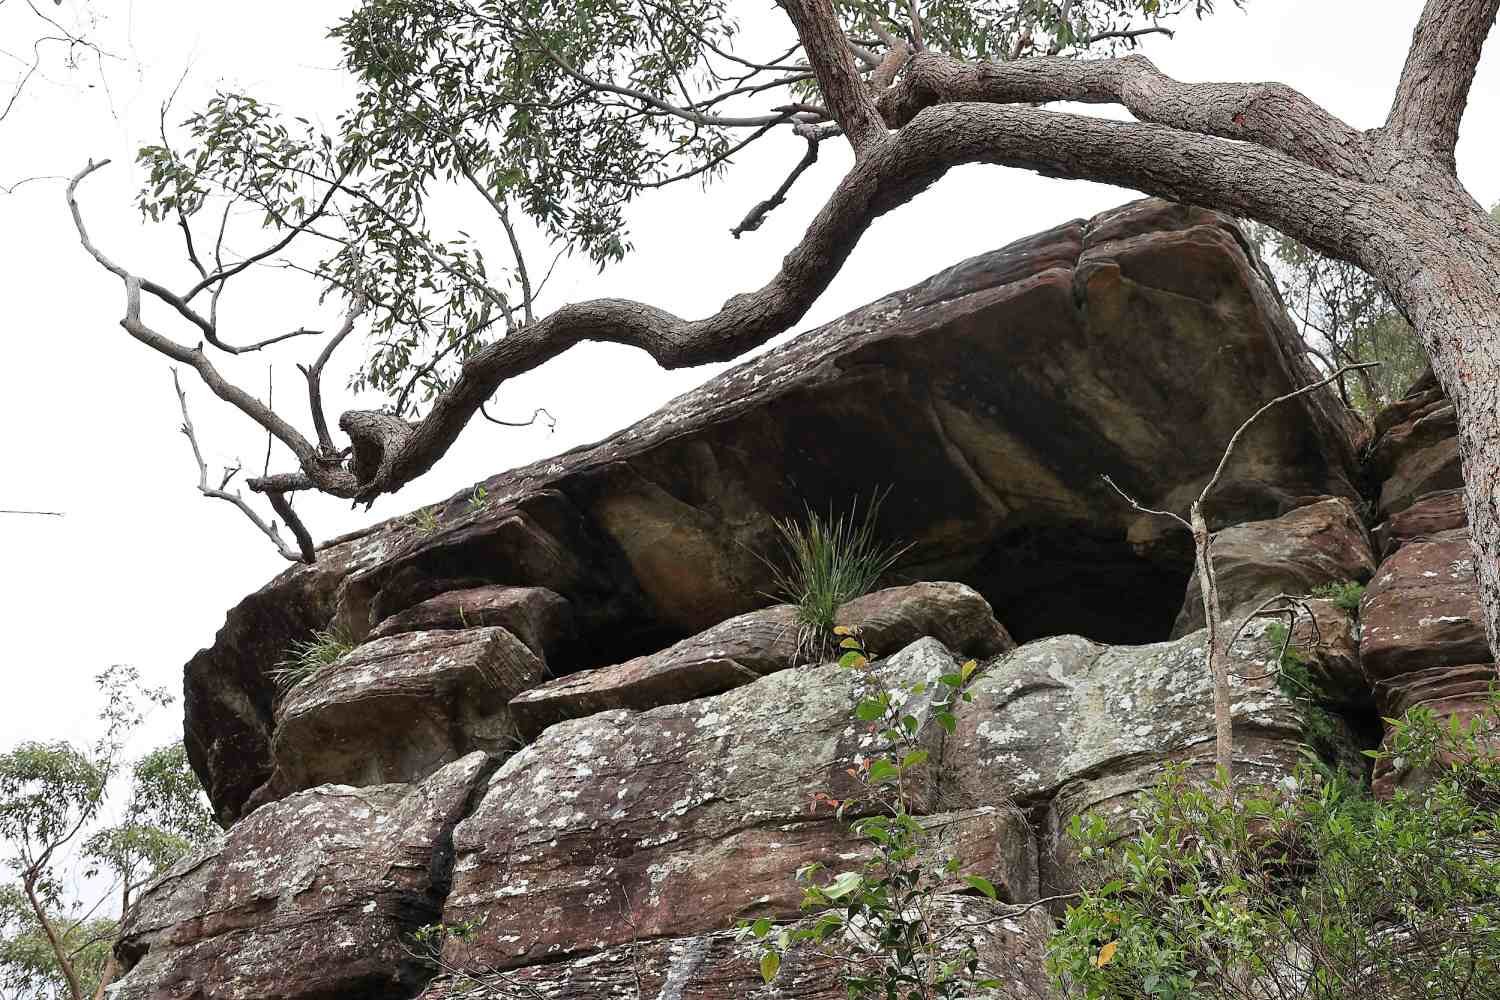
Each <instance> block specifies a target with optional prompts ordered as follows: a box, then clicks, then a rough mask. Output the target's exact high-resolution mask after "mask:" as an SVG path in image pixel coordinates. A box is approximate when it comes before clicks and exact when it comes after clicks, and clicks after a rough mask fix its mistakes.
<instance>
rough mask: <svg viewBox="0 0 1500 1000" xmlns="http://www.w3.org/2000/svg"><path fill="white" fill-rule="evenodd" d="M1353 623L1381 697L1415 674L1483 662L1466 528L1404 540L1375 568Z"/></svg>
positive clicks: (1480, 615)
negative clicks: (1361, 626) (1358, 623)
mask: <svg viewBox="0 0 1500 1000" xmlns="http://www.w3.org/2000/svg"><path fill="white" fill-rule="evenodd" d="M1360 618H1361V620H1362V621H1363V623H1364V630H1363V634H1362V636H1361V638H1360V644H1359V645H1360V659H1361V660H1362V662H1363V663H1364V668H1365V672H1366V673H1367V674H1368V675H1369V676H1370V679H1371V680H1372V681H1373V682H1375V683H1376V684H1377V686H1378V687H1377V690H1381V691H1384V692H1386V693H1387V695H1388V698H1389V697H1394V695H1393V692H1395V691H1397V690H1399V689H1400V688H1401V687H1402V686H1403V684H1404V679H1405V678H1406V677H1407V676H1408V675H1411V674H1414V673H1416V672H1417V671H1422V670H1429V669H1432V668H1435V667H1453V666H1461V665H1464V664H1470V663H1484V662H1488V661H1490V660H1491V659H1492V658H1491V656H1490V648H1489V641H1488V640H1487V639H1486V637H1485V632H1484V610H1483V608H1482V607H1481V606H1480V604H1479V583H1478V580H1477V579H1476V578H1475V576H1474V556H1473V550H1472V549H1471V548H1470V545H1469V532H1468V529H1467V528H1458V529H1453V530H1449V531H1443V532H1439V533H1437V534H1435V535H1432V536H1429V537H1426V538H1421V539H1415V540H1412V541H1409V542H1407V543H1406V544H1405V545H1403V546H1402V547H1401V548H1400V549H1399V550H1397V552H1396V554H1395V555H1393V556H1391V557H1390V558H1389V559H1387V560H1385V562H1383V563H1381V564H1380V569H1379V571H1378V572H1377V573H1376V574H1375V577H1374V579H1373V580H1372V581H1371V582H1370V586H1369V588H1368V589H1367V590H1366V591H1365V596H1364V600H1363V601H1362V602H1361V603H1360Z"/></svg>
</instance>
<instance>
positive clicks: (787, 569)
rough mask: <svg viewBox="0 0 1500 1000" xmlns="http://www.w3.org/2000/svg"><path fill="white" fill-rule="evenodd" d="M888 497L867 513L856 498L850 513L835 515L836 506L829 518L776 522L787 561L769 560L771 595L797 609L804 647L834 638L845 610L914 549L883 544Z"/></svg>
mask: <svg viewBox="0 0 1500 1000" xmlns="http://www.w3.org/2000/svg"><path fill="white" fill-rule="evenodd" d="M884 499H885V496H884V495H883V494H882V495H877V496H875V497H874V498H873V499H871V501H870V503H869V504H868V505H867V506H866V507H865V509H864V511H863V512H861V511H860V509H859V500H858V499H856V500H855V501H854V505H853V507H852V508H851V509H850V511H849V513H848V514H847V515H846V514H839V515H835V514H834V513H833V510H832V508H831V507H830V508H829V511H828V516H827V517H824V516H823V515H821V514H819V513H817V512H815V511H813V510H812V509H811V508H806V509H805V516H804V517H803V518H802V519H801V520H797V519H795V518H790V517H789V518H786V519H785V520H778V521H776V522H775V525H776V532H777V534H778V535H779V536H780V542H781V547H782V550H783V551H782V556H783V561H782V562H781V563H777V562H774V561H772V560H770V559H766V560H764V561H765V563H766V565H767V566H769V567H770V568H771V572H772V575H773V577H772V579H773V587H772V591H771V593H770V594H769V595H768V596H772V597H777V598H781V599H783V600H785V601H787V602H788V603H790V604H795V605H796V606H797V621H798V624H799V625H800V626H801V632H802V643H803V645H804V646H807V645H811V644H812V643H814V642H816V641H817V639H818V638H819V637H821V636H826V635H828V634H829V632H830V630H831V629H832V628H833V626H834V624H835V622H834V618H835V616H836V615H837V614H838V610H839V607H840V606H842V605H843V604H845V603H846V602H848V601H852V600H854V599H855V598H856V597H861V596H863V595H864V594H868V593H869V592H870V591H871V590H872V589H874V587H875V584H876V582H877V581H879V579H880V578H881V576H883V575H884V574H885V573H886V571H888V570H889V569H890V568H891V567H892V566H893V565H895V563H896V560H897V559H900V558H901V556H902V555H903V554H905V552H906V551H907V550H908V549H910V548H911V546H910V545H898V544H894V543H889V542H882V541H881V540H880V539H879V537H878V536H877V535H876V533H875V522H876V520H877V518H878V517H879V515H880V505H881V503H882V502H883V501H884ZM810 640H811V641H810Z"/></svg>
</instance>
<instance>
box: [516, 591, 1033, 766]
mask: <svg viewBox="0 0 1500 1000" xmlns="http://www.w3.org/2000/svg"><path fill="white" fill-rule="evenodd" d="M838 622H839V623H840V624H843V625H849V626H857V627H859V629H860V636H861V639H862V640H863V642H864V643H865V648H866V649H868V650H869V651H870V652H871V653H873V654H875V655H884V654H887V653H892V652H896V651H897V650H900V649H902V648H904V647H906V646H908V645H910V644H911V643H913V642H916V641H917V640H918V639H921V638H923V637H931V638H934V639H936V640H937V641H939V642H941V643H942V644H943V645H945V646H946V647H947V648H948V649H950V650H952V651H954V652H956V653H958V654H960V655H963V656H975V657H987V656H993V655H995V654H996V653H1002V652H1004V651H1006V650H1008V649H1011V648H1013V647H1014V646H1015V643H1014V642H1013V641H1012V640H1011V638H1010V635H1009V634H1008V633H1007V632H1006V631H1005V628H1004V627H1003V626H1002V625H1000V623H999V622H997V621H995V615H994V612H993V611H991V610H990V606H989V604H988V603H987V602H986V601H985V599H984V598H983V597H980V596H979V595H978V594H977V593H975V592H974V591H973V590H970V589H969V588H968V587H965V586H964V585H963V584H959V583H915V584H910V585H908V586H904V587H888V588H886V589H885V590H880V591H876V592H875V593H873V594H866V595H865V596H864V597H860V598H856V599H855V600H853V601H850V602H849V603H847V604H845V605H844V606H843V607H842V608H840V609H839V613H838ZM809 641H816V637H814V636H812V635H811V634H810V633H808V634H804V629H803V627H802V626H801V625H800V624H799V623H798V620H797V612H796V609H795V608H794V607H792V606H791V605H787V604H779V605H776V606H775V607H770V608H764V609H762V610H760V611H751V612H749V613H748V614H743V615H737V616H736V617H734V618H731V619H729V620H728V621H726V622H722V623H720V624H718V625H715V626H714V627H713V628H711V629H708V630H707V631H706V632H701V633H699V634H698V635H695V636H693V637H691V638H688V639H684V640H683V641H681V642H679V643H677V644H676V645H673V646H671V647H669V648H667V649H664V650H662V651H661V652H660V653H652V654H650V655H648V656H639V657H636V658H635V659H633V660H628V661H626V662H625V663H620V664H616V665H614V666H609V667H601V668H599V669H597V670H585V671H581V672H579V673H576V674H569V675H568V676H566V677H560V678H558V679H556V680H554V681H550V682H548V683H546V684H542V685H540V686H538V687H535V688H532V689H531V690H529V691H526V692H524V693H522V694H520V695H519V696H517V697H516V698H515V699H514V700H513V701H512V702H511V704H510V709H511V712H512V713H513V714H514V715H515V717H516V719H517V721H518V723H519V724H520V726H521V730H522V732H523V734H524V735H525V736H526V738H528V739H531V738H534V737H535V736H536V735H537V734H538V733H540V732H541V731H542V730H543V729H545V728H546V727H547V726H550V725H552V724H553V723H555V722H561V721H562V720H563V719H577V718H582V717H584V716H587V715H593V714H594V713H596V712H603V711H608V710H609V709H614V708H630V709H636V710H641V709H648V708H657V707H659V706H662V705H672V704H677V703H680V702H685V701H692V700H693V699H695V698H702V697H706V696H708V695H712V694H719V693H720V692H723V691H728V690H729V689H731V688H735V687H739V686H741V685H744V684H748V683H750V682H751V681H753V680H755V679H756V678H758V677H761V676H764V675H765V674H770V673H774V672H776V671H778V670H785V669H787V668H789V667H794V666H796V665H797V664H799V663H804V662H807V660H808V658H809V657H810V656H813V655H816V653H817V652H823V651H824V650H823V649H822V647H821V645H820V646H819V647H818V648H817V650H814V649H812V648H810V647H809V644H808V643H809Z"/></svg>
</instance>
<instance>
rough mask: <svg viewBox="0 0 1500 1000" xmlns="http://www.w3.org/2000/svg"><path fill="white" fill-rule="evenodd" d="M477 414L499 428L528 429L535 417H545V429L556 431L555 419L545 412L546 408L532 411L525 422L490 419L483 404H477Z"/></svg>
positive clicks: (534, 421)
mask: <svg viewBox="0 0 1500 1000" xmlns="http://www.w3.org/2000/svg"><path fill="white" fill-rule="evenodd" d="M479 413H480V415H481V416H483V417H484V419H486V420H488V421H489V422H490V423H492V424H499V425H500V426H501V427H530V426H531V425H532V424H534V423H536V420H537V417H545V418H546V419H547V429H548V430H556V429H557V418H556V417H554V416H553V415H552V414H551V413H549V412H547V409H546V407H541V406H539V407H537V408H536V409H535V410H532V411H531V417H530V419H527V420H501V419H499V418H498V417H492V416H490V414H489V411H487V410H486V409H485V408H484V404H483V403H481V404H479Z"/></svg>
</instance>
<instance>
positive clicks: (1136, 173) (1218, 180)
mask: <svg viewBox="0 0 1500 1000" xmlns="http://www.w3.org/2000/svg"><path fill="white" fill-rule="evenodd" d="M966 163H991V164H997V165H1003V166H1012V167H1020V168H1023V169H1029V170H1035V171H1037V172H1039V173H1043V174H1046V175H1050V176H1063V177H1072V178H1079V179H1087V180H1094V181H1099V182H1102V183H1109V184H1117V185H1120V186H1123V187H1128V188H1135V189H1137V190H1141V191H1144V192H1147V193H1149V194H1155V195H1160V196H1162V197H1166V198H1172V199H1175V200H1178V201H1186V202H1192V203H1196V204H1201V205H1206V206H1211V207H1215V208H1219V209H1222V210H1225V211H1228V212H1233V213H1236V214H1239V215H1255V216H1257V217H1260V218H1264V219H1267V220H1268V221H1270V222H1272V223H1274V224H1275V225H1276V226H1277V228H1279V229H1281V230H1282V231H1283V232H1286V233H1289V234H1291V235H1294V236H1296V237H1297V238H1298V239H1302V240H1304V241H1305V242H1309V243H1310V245H1313V246H1317V245H1319V243H1324V244H1326V243H1327V241H1328V240H1334V239H1340V238H1342V237H1343V236H1345V235H1346V234H1347V223H1346V221H1345V220H1344V213H1343V209H1342V206H1343V205H1344V204H1346V203H1348V202H1350V201H1351V200H1352V199H1353V197H1354V194H1353V193H1352V192H1350V191H1347V190H1345V189H1344V187H1343V186H1342V185H1344V184H1345V183H1346V182H1341V181H1339V180H1338V179H1337V178H1334V177H1331V176H1330V175H1328V174H1325V173H1323V172H1321V171H1317V170H1314V169H1312V168H1310V167H1308V166H1307V165H1305V164H1302V163H1299V162H1298V161H1296V160H1293V159H1291V158H1289V157H1286V156H1283V155H1281V154H1279V153H1276V152H1274V151H1271V150H1267V149H1264V148H1261V147H1259V146H1254V145H1250V144H1246V143H1235V142H1228V141H1225V140H1222V139H1217V138H1214V137H1210V136H1202V135H1195V134H1191V133H1186V132H1181V131H1177V130H1175V129H1170V128H1164V127H1162V126H1158V125H1151V124H1141V123H1134V122H1117V121H1108V120H1104V119H1097V118H1089V117H1085V116H1079V115H1071V114H1062V113H1059V112H1053V111H1046V110H1040V109H1034V108H1025V107H1014V106H1010V105H1002V104H945V105H940V106H938V107H933V108H929V109H927V110H925V111H923V112H921V113H920V114H918V115H917V116H916V118H914V119H913V120H912V121H911V122H910V123H909V124H908V125H907V126H906V127H905V128H904V129H902V130H901V131H900V132H899V133H896V134H895V135H893V136H892V137H891V141H889V142H882V143H879V144H877V145H876V146H874V147H871V148H870V149H869V150H867V152H866V154H865V155H863V156H861V157H859V158H858V159H857V160H856V162H855V166H854V167H853V169H852V170H851V171H850V172H849V173H848V174H847V175H846V176H845V177H844V179H843V180H842V181H841V182H840V184H839V185H838V187H837V188H836V189H835V190H834V193H833V195H832V197H831V198H830V199H829V201H828V202H827V204H825V205H824V207H823V209H822V210H821V211H820V212H819V213H818V215H817V217H816V218H815V219H814V220H813V222H812V224H811V226H810V227H809V229H808V231H807V233H806V234H805V235H804V237H803V239H802V241H801V242H800V243H799V244H798V245H797V246H796V247H795V248H793V249H792V251H791V252H790V253H789V254H788V255H787V256H786V258H785V260H784V261H783V266H782V269H781V271H780V273H778V274H777V276H776V277H775V278H773V279H772V280H771V282H770V283H769V284H767V285H766V286H764V287H763V288H761V289H759V290H758V291H755V292H751V293H748V294H742V295H737V296H735V297H734V298H732V299H730V300H729V301H728V302H726V303H725V304H724V306H723V308H722V309H720V311H719V312H717V313H716V314H714V315H712V316H709V317H707V318H705V319H702V320H697V321H687V320H683V319H681V318H679V317H677V316H674V315H672V314H671V313H669V312H666V311H665V310H662V309H658V308H655V307H653V306H649V305H645V304H643V303H639V302H632V301H628V300H622V299H599V300H594V301H590V302H582V303H576V304H572V305H568V306H564V307H563V308H561V309H559V310H557V311H556V312H554V313H552V314H551V315H549V316H545V317H543V318H541V319H539V320H538V321H537V322H536V323H534V324H532V325H530V326H528V327H525V328H523V329H520V330H517V331H515V332H513V333H511V334H510V335H509V336H507V337H505V338H504V339H503V340H500V341H497V342H495V343H493V344H491V345H489V346H487V347H485V348H483V349H481V350H479V351H477V352H476V353H475V354H474V355H473V356H471V357H470V358H469V359H468V360H467V361H465V362H464V364H463V367H462V369H461V370H460V374H459V376H458V378H457V379H456V380H455V382H454V383H453V385H452V386H451V387H450V388H449V389H448V391H447V392H445V393H443V394H442V395H441V396H439V397H438V398H437V400H436V401H435V402H434V404H433V406H432V409H431V410H430V412H429V413H428V414H427V416H426V418H425V419H423V420H422V421H420V422H419V423H415V424H412V423H407V422H406V421H403V420H399V419H396V418H394V417H392V416H390V415H389V414H381V413H373V412H369V411H355V412H352V413H346V414H344V416H343V417H342V418H341V419H340V426H341V427H342V428H343V429H344V430H345V432H346V433H348V434H349V435H350V437H351V439H352V440H353V441H354V444H355V450H356V466H357V468H356V475H357V477H358V479H359V482H360V486H359V490H358V493H357V499H360V500H365V501H369V500H371V499H373V498H374V497H375V496H378V495H379V494H381V493H386V492H392V491H394V490H397V489H400V488H401V486H403V485H404V484H406V483H408V482H411V481H412V480H413V479H415V478H417V477H418V476H420V475H422V474H423V473H425V472H426V471H427V470H428V469H430V468H431V467H432V465H433V464H434V463H435V462H436V461H437V460H438V459H439V458H441V457H442V455H443V454H444V453H445V452H446V451H447V450H448V448H449V447H450V446H451V445H452V444H453V442H454V440H456V439H457V437H458V435H459V433H460V432H461V431H462V430H463V428H464V426H465V425H466V424H467V423H468V421H469V420H470V419H471V418H472V417H473V416H474V415H475V414H476V413H478V411H479V407H480V405H481V404H482V403H484V402H485V401H486V400H488V399H489V398H490V397H491V396H493V395H494V394H495V392H496V391H497V390H498V389H499V387H500V385H501V384H502V383H504V382H505V381H506V380H507V379H510V378H512V377H514V376H516V375H519V374H521V373H523V372H526V371H530V370H531V369H533V368H535V367H537V366H539V365H541V364H543V363H545V362H546V361H549V360H551V359H552V358H554V357H556V356H557V355H559V354H561V353H563V352H564V351H566V350H568V349H569V348H570V347H572V346H574V345H575V344H578V343H581V342H583V341H601V342H609V343H617V344H625V345H629V346H632V347H637V348H640V349H641V350H643V351H645V352H646V353H648V354H649V355H651V357H652V358H653V359H654V360H655V361H656V362H657V363H658V364H659V365H661V366H662V367H663V368H682V367H689V366H693V365H701V364H707V363H710V362H715V361H729V360H733V359H734V358H737V357H739V356H740V355H741V354H743V353H744V352H745V351H748V350H750V349H751V348H753V347H756V346H759V345H760V344H763V343H765V341H767V340H769V339H770V338H771V337H773V336H775V335H776V334H778V333H781V332H783V331H785V330H787V329H788V328H790V327H791V326H792V324H794V323H796V322H797V321H798V320H799V319H801V318H802V316H803V314H804V313H805V312H806V311H807V309H808V308H809V307H810V306H811V305H812V303H813V302H814V301H816V299H817V297H818V296H819V295H821V294H822V292H823V290H824V289H825V288H826V287H827V286H828V284H829V282H830V281H832V280H833V278H834V276H835V275H837V274H838V272H839V269H840V268H841V267H842V266H843V263H844V261H845V260H846V259H847V258H848V255H849V254H850V252H852V250H853V248H854V246H855V245H856V244H857V243H858V241H859V239H860V238H861V237H862V236H863V234H864V232H865V231H866V230H867V229H868V228H869V227H870V225H871V224H872V223H873V222H874V221H875V220H876V219H877V218H879V217H880V216H881V215H883V214H885V213H886V212H888V211H890V210H891V209H894V208H896V207H898V206H900V205H902V204H904V203H905V202H907V201H909V200H911V198H913V197H915V196H916V195H917V194H918V193H920V192H921V191H923V190H925V189H926V188H927V187H928V186H929V185H931V184H932V183H933V182H935V181H936V180H937V179H938V178H940V177H941V176H942V175H943V174H944V173H946V172H947V171H948V170H949V169H951V168H953V167H956V166H959V165H962V164H966ZM361 449H363V451H362V452H361ZM361 454H363V457H362V458H361V457H360V456H361ZM273 482H274V488H276V489H299V488H301V489H305V488H308V487H309V486H312V485H315V484H313V483H310V482H299V481H297V480H296V479H295V477H280V478H277V477H272V478H271V480H268V481H267V482H266V483H265V484H260V483H256V482H252V484H251V485H252V488H256V489H262V488H272V483H273Z"/></svg>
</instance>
